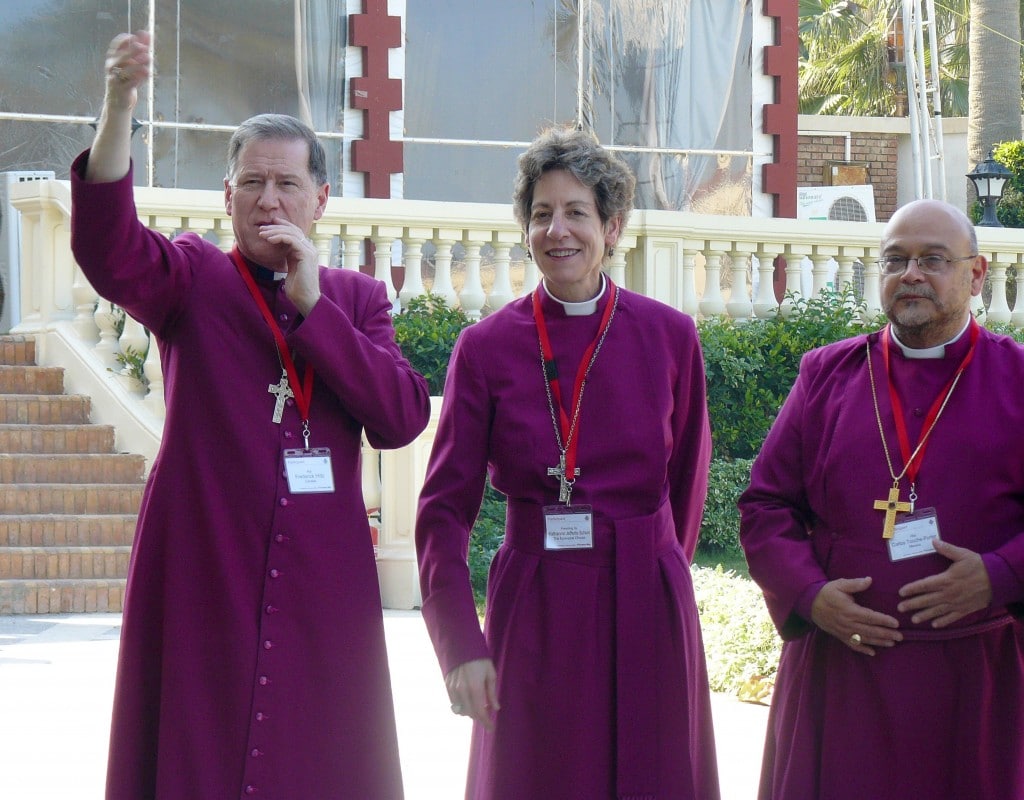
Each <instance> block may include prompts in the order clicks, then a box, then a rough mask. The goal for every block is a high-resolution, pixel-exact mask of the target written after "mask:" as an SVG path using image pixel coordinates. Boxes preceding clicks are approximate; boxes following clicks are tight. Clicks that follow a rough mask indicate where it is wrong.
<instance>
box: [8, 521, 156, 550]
mask: <svg viewBox="0 0 1024 800" xmlns="http://www.w3.org/2000/svg"><path fill="white" fill-rule="evenodd" d="M137 519H138V515H136V514H0V547H54V546H61V545H68V546H72V547H86V546H90V545H96V546H99V547H110V546H114V547H128V546H130V545H131V544H132V541H133V540H134V539H135V523H136V521H137Z"/></svg>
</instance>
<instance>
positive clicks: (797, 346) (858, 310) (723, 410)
mask: <svg viewBox="0 0 1024 800" xmlns="http://www.w3.org/2000/svg"><path fill="white" fill-rule="evenodd" d="M865 317H867V311H866V308H865V306H864V304H863V303H862V302H859V301H857V300H856V299H855V298H854V296H853V293H852V291H851V290H849V289H848V290H847V291H845V292H843V293H839V292H832V291H824V292H822V293H821V295H820V296H819V297H816V298H813V299H811V300H806V299H802V298H799V299H796V300H795V301H794V308H793V310H792V312H791V313H790V314H789V315H788V316H783V315H782V314H776V315H775V316H774V317H771V318H769V319H753V320H731V319H727V318H724V317H710V318H708V319H705V320H702V321H701V322H700V324H699V325H698V331H699V333H700V340H701V347H702V349H703V352H704V365H705V369H706V371H707V387H708V413H709V415H710V417H711V434H712V439H713V441H714V452H715V456H716V457H718V458H734V459H736V458H752V457H754V456H755V455H757V453H758V451H759V450H760V449H761V443H762V442H763V441H764V437H765V436H766V435H767V434H768V429H769V428H770V427H771V424H772V422H773V421H774V419H775V416H776V414H778V412H779V408H780V407H781V406H782V402H783V401H784V400H785V399H786V395H787V394H789V390H790V388H792V386H793V381H795V380H796V375H797V371H798V369H799V366H800V357H801V356H803V354H804V353H806V352H807V351H808V350H811V349H813V348H815V347H821V346H822V345H826V344H830V343H832V342H836V341H838V340H840V339H845V338H847V337H849V336H855V335H857V334H859V333H865V332H867V331H871V330H874V329H876V328H877V327H878V323H877V322H876V321H874V320H872V321H870V322H868V323H865V322H862V321H861V320H862V319H864V318H865Z"/></svg>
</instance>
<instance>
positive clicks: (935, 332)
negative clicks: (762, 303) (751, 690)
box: [740, 200, 1024, 800]
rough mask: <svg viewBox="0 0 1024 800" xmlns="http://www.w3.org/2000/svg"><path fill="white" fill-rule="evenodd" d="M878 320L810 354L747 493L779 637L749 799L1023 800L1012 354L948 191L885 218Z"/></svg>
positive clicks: (1021, 609) (1023, 446) (1020, 420)
mask: <svg viewBox="0 0 1024 800" xmlns="http://www.w3.org/2000/svg"><path fill="white" fill-rule="evenodd" d="M878 264H879V268H880V270H881V273H882V285H881V289H882V306H883V308H884V310H885V314H886V316H887V317H888V319H889V324H888V325H887V326H886V327H885V328H883V329H882V330H881V331H878V332H876V333H872V334H869V335H867V336H857V337H854V338H851V339H847V340H845V341H842V342H837V343H835V344H832V345H829V346H827V347H823V348H820V349H818V350H815V351H812V352H810V353H808V354H807V355H806V356H805V357H804V359H803V362H802V364H801V368H800V375H799V377H798V378H797V381H796V383H795V385H794V386H793V389H792V391H791V392H790V395H789V397H788V399H787V400H786V403H785V405H784V406H783V408H782V410H781V412H780V413H779V416H778V419H777V420H776V422H775V424H774V426H773V427H772V430H771V432H770V433H769V435H768V438H767V439H766V440H765V443H764V447H763V449H762V450H761V453H760V455H759V456H758V458H757V460H756V462H755V464H754V467H753V470H752V473H751V483H750V487H749V488H748V489H747V490H746V491H745V492H744V494H743V495H742V497H741V498H740V510H741V514H742V524H741V533H740V538H741V541H742V543H743V547H744V550H745V553H746V556H747V561H748V563H749V565H750V574H751V576H752V577H753V578H754V579H755V580H756V581H757V582H758V583H759V584H760V586H761V588H762V589H763V590H764V594H765V598H766V602H767V605H768V609H769V611H770V613H771V615H772V619H773V621H774V622H775V624H776V626H777V628H778V630H779V633H780V635H781V636H782V638H783V640H784V645H783V651H782V660H781V663H780V666H779V672H778V676H777V682H776V687H775V696H774V698H773V701H772V710H771V716H770V719H769V724H768V732H767V742H766V747H765V755H764V763H763V765H762V773H761V775H762V777H761V789H760V795H759V797H760V800H778V799H779V798H786V799H787V800H788V799H790V798H799V799H800V800H814V799H815V798H828V800H855V799H856V800H862V799H863V798H872V800H896V798H910V797H915V798H917V797H920V798H925V797H926V798H929V800H942V799H943V798H949V800H953V798H966V797H970V798H974V799H975V800H1004V799H1005V798H1008V797H1021V796H1024V761H1022V760H1021V759H1020V757H1019V756H1020V753H1021V751H1022V747H1024V629H1022V627H1021V623H1020V618H1021V616H1022V614H1024V403H1021V402H1020V401H1019V398H1018V397H1017V396H1016V394H1015V393H1016V392H1017V391H1019V387H1021V386H1024V349H1022V348H1021V347H1020V346H1019V345H1018V344H1017V343H1016V342H1014V341H1013V340H1012V339H1010V338H1008V337H1005V336H997V335H995V334H993V333H991V332H989V331H986V330H984V329H982V328H981V327H980V326H979V325H978V324H977V322H976V321H975V320H974V319H973V317H972V315H971V310H970V307H971V298H972V297H974V296H977V295H978V294H980V292H981V290H982V286H983V283H984V280H985V274H986V271H987V269H988V262H987V261H986V259H985V257H984V256H982V255H979V254H978V243H977V239H976V236H975V231H974V228H973V226H972V225H971V223H970V221H969V220H968V219H967V217H966V216H965V215H964V214H963V213H962V212H961V211H959V210H958V209H956V208H954V207H953V206H950V205H948V204H946V203H942V202H938V201H933V200H921V201H917V202H914V203H911V204H909V205H907V206H904V207H903V208H901V209H900V210H898V211H897V212H896V214H894V215H893V217H892V219H891V220H890V222H889V224H888V225H887V226H886V228H885V231H884V233H883V236H882V241H881V259H880V260H879V262H878Z"/></svg>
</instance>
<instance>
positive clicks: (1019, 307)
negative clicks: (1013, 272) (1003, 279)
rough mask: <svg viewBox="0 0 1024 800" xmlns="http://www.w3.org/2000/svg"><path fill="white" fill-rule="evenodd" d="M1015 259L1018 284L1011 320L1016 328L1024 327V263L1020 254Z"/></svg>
mask: <svg viewBox="0 0 1024 800" xmlns="http://www.w3.org/2000/svg"><path fill="white" fill-rule="evenodd" d="M1014 261H1015V266H1016V268H1017V277H1016V278H1015V279H1014V280H1015V282H1016V285H1017V296H1016V298H1015V299H1014V301H1013V313H1012V314H1011V315H1010V322H1011V324H1012V325H1013V326H1014V327H1015V328H1020V327H1024V263H1022V262H1021V261H1020V256H1018V257H1017V258H1016V259H1014Z"/></svg>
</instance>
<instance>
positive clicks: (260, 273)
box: [253, 264, 288, 281]
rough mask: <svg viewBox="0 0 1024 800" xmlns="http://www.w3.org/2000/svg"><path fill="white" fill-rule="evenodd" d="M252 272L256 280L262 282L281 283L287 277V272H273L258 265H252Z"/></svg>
mask: <svg viewBox="0 0 1024 800" xmlns="http://www.w3.org/2000/svg"><path fill="white" fill-rule="evenodd" d="M253 272H254V273H255V274H256V277H257V278H259V279H260V280H263V281H283V280H284V279H285V278H287V277H288V273H287V272H274V271H273V270H270V269H267V268H266V267H261V266H260V265H259V264H254V265H253Z"/></svg>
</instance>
